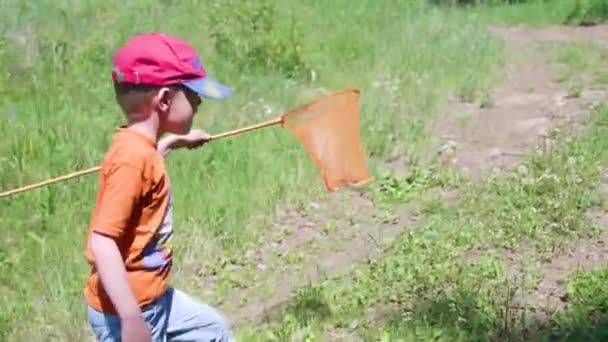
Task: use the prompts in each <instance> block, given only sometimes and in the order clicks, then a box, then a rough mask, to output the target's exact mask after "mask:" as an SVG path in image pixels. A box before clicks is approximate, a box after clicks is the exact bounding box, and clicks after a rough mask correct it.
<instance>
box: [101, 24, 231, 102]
mask: <svg viewBox="0 0 608 342" xmlns="http://www.w3.org/2000/svg"><path fill="white" fill-rule="evenodd" d="M112 80H114V81H115V82H119V83H131V84H145V85H157V86H168V85H174V84H183V85H185V86H187V87H188V88H190V89H192V90H193V91H195V92H196V93H198V94H199V95H201V96H204V97H208V98H212V99H223V98H227V97H229V96H231V95H232V90H231V89H230V88H228V87H227V86H225V85H223V84H221V83H219V82H218V81H216V80H214V79H213V78H211V77H209V76H208V75H207V72H206V71H205V68H203V65H202V62H201V58H200V56H199V55H198V53H197V52H196V50H195V49H194V48H193V47H192V46H190V45H189V44H188V43H186V42H184V41H181V40H179V39H177V38H175V37H172V36H169V35H167V34H163V33H158V32H152V33H146V34H140V35H135V36H133V37H131V38H130V39H129V40H128V41H127V43H126V44H125V45H124V46H123V47H121V48H119V49H118V50H117V51H116V53H115V54H114V58H113V68H112Z"/></svg>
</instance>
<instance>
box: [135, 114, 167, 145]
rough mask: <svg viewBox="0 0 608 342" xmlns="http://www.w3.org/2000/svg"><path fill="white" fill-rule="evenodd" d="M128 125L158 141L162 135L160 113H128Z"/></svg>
mask: <svg viewBox="0 0 608 342" xmlns="http://www.w3.org/2000/svg"><path fill="white" fill-rule="evenodd" d="M142 117H145V119H142ZM126 126H127V129H129V130H132V131H135V132H137V133H139V134H142V135H144V136H146V137H148V138H150V139H153V140H154V141H156V142H158V140H159V139H160V137H161V135H162V132H161V129H160V123H159V120H158V115H145V116H142V115H137V114H133V115H128V116H127V125H126Z"/></svg>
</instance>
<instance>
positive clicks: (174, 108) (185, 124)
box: [161, 86, 201, 134]
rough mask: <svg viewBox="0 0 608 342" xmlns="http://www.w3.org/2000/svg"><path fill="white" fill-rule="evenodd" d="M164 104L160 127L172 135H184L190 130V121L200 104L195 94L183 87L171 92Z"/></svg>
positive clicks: (199, 99)
mask: <svg viewBox="0 0 608 342" xmlns="http://www.w3.org/2000/svg"><path fill="white" fill-rule="evenodd" d="M169 96H170V100H169V101H168V102H167V103H166V104H167V105H166V107H165V110H163V111H162V112H164V115H163V119H164V120H161V125H162V128H163V130H164V131H166V132H171V133H174V134H186V133H188V132H190V129H191V128H192V119H193V118H194V114H196V112H197V111H198V107H199V105H200V104H201V98H200V97H199V96H198V94H197V93H195V92H194V91H192V90H190V89H189V88H187V87H185V86H183V87H179V88H178V89H177V90H175V91H173V92H171V95H169Z"/></svg>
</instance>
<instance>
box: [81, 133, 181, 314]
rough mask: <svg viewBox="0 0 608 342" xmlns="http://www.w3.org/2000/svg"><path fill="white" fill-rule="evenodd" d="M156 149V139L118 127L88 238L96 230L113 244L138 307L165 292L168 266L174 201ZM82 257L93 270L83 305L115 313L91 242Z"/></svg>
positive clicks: (102, 172)
mask: <svg viewBox="0 0 608 342" xmlns="http://www.w3.org/2000/svg"><path fill="white" fill-rule="evenodd" d="M156 148H157V146H156V142H155V141H154V140H152V139H150V138H148V137H145V136H143V135H141V134H139V133H137V132H134V131H131V130H129V129H126V128H124V127H120V128H118V130H117V131H116V133H115V135H114V137H113V140H112V143H111V145H110V148H109V149H108V151H107V153H106V155H105V158H104V160H103V161H102V163H101V170H100V176H99V189H98V194H97V198H96V205H95V208H94V210H93V213H92V216H91V222H90V228H89V229H90V232H89V239H90V236H91V234H92V233H93V232H97V233H101V234H104V235H106V236H110V237H112V238H114V239H115V240H116V242H117V245H118V248H119V250H120V253H121V255H122V257H123V260H124V265H125V268H126V270H127V280H128V282H129V285H130V287H131V290H132V291H133V294H134V295H135V298H136V300H137V302H138V303H139V305H140V306H143V305H146V304H148V303H150V302H152V301H153V300H155V299H156V298H158V297H159V296H160V295H162V294H163V293H164V292H165V290H166V288H167V282H168V276H169V271H170V269H171V266H172V251H171V247H170V245H169V243H170V241H171V237H172V233H173V228H172V216H171V215H172V197H171V191H170V184H169V179H168V176H167V172H166V169H165V164H164V159H163V156H162V155H161V154H160V153H158V152H157V149H156ZM89 242H90V240H89ZM86 256H87V261H88V262H89V264H90V265H91V268H92V269H91V273H90V275H89V277H88V279H87V282H86V286H85V289H84V295H85V299H86V301H87V303H88V304H89V305H91V306H92V307H93V308H95V309H96V310H98V311H102V312H108V313H113V314H116V309H115V308H114V306H113V305H112V302H111V300H110V298H109V297H108V295H107V294H106V292H105V291H104V289H103V286H102V283H101V279H100V277H99V274H98V273H97V270H96V268H95V263H94V257H93V254H92V253H91V250H90V246H89V243H87V247H86Z"/></svg>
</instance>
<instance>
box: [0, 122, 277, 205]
mask: <svg viewBox="0 0 608 342" xmlns="http://www.w3.org/2000/svg"><path fill="white" fill-rule="evenodd" d="M282 122H283V118H282V117H278V118H276V119H272V120H268V121H264V122H261V123H258V124H255V125H251V126H247V127H243V128H239V129H234V130H231V131H227V132H224V133H220V134H216V135H212V136H211V138H210V140H211V141H212V140H217V139H221V138H226V137H229V136H233V135H237V134H241V133H245V132H249V131H253V130H256V129H260V128H264V127H269V126H274V125H278V124H280V123H282ZM100 169H101V167H100V166H95V167H91V168H89V169H85V170H81V171H76V172H72V173H69V174H67V175H63V176H60V177H55V178H52V179H48V180H45V181H42V182H39V183H34V184H30V185H27V186H23V187H20V188H16V189H13V190H8V191H5V192H1V193H0V198H3V197H9V196H13V195H16V194H18V193H21V192H26V191H29V190H33V189H36V188H40V187H43V186H46V185H50V184H54V183H59V182H62V181H66V180H68V179H72V178H76V177H81V176H85V175H88V174H91V173H94V172H97V171H99V170H100Z"/></svg>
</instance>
